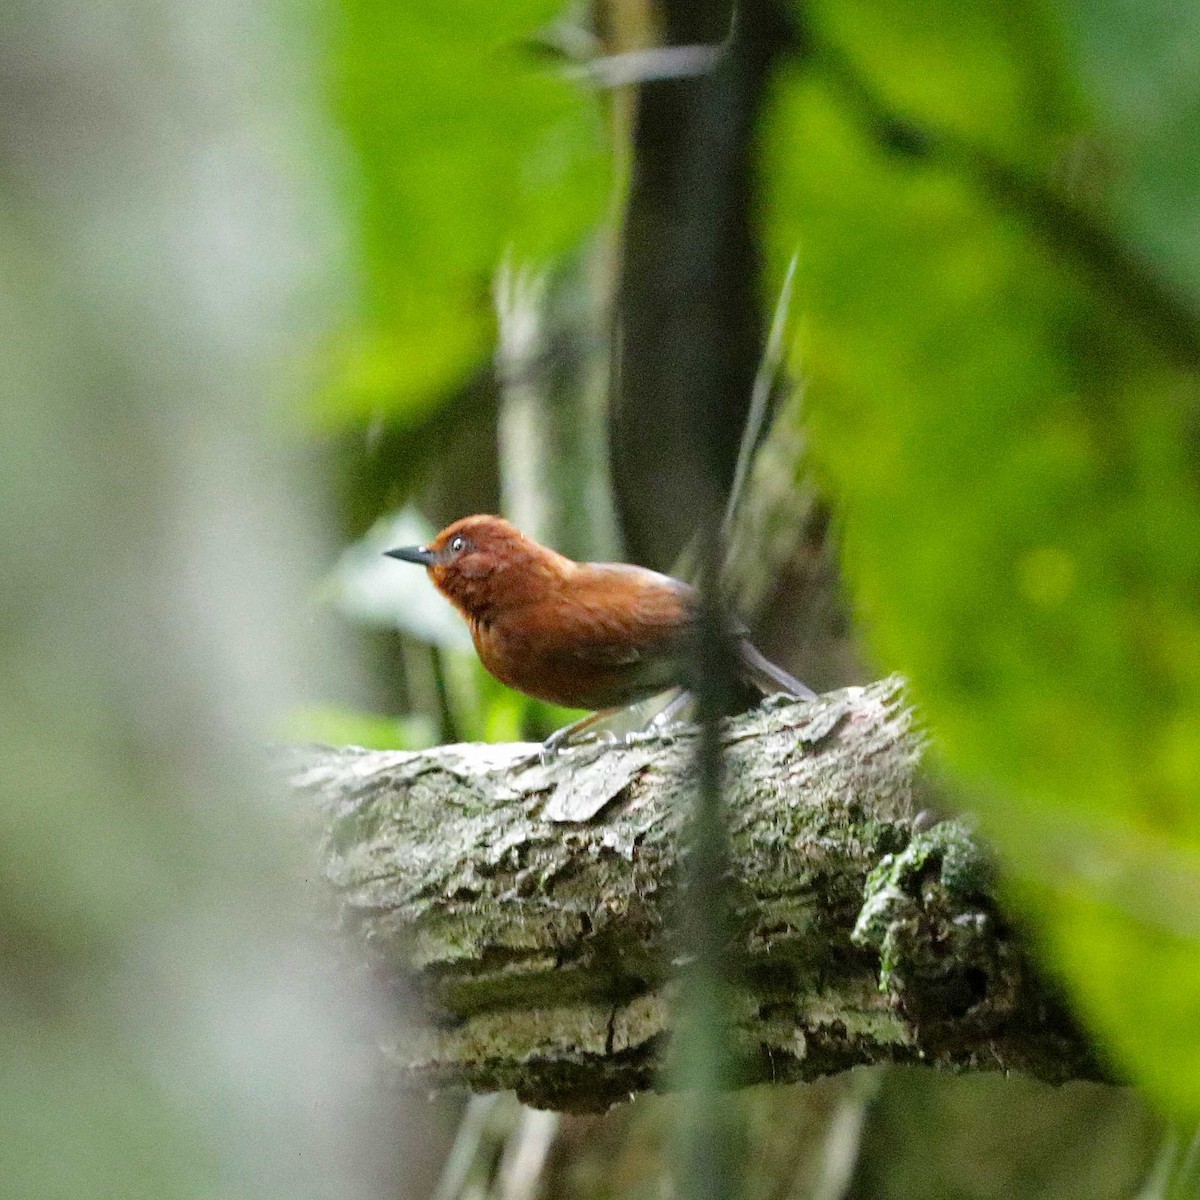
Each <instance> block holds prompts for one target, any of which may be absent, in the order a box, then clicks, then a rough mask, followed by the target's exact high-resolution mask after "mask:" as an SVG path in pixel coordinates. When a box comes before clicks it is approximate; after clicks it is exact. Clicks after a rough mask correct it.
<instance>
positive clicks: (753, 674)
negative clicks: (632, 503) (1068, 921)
mask: <svg viewBox="0 0 1200 1200" xmlns="http://www.w3.org/2000/svg"><path fill="white" fill-rule="evenodd" d="M385 554H386V555H387V557H389V558H394V559H398V560H400V561H401V562H407V563H416V564H418V565H420V566H423V567H425V569H426V570H427V571H428V573H429V578H430V580H431V581H432V582H433V585H434V586H435V587H436V588H437V590H438V591H439V592H441V594H442V595H443V596H445V597H446V599H447V600H449V601H450V603H451V604H453V605H454V607H455V608H456V609H457V610H458V612H459V613H460V615H461V616H462V617H463V618H464V619H465V620H466V622H467V624H468V626H469V628H470V631H471V640H472V641H473V642H474V644H475V650H476V652H477V653H478V655H479V658H480V661H481V662H482V663H483V665H484V667H486V668H487V670H488V671H489V672H490V673H491V674H492V675H494V676H495V677H496V678H497V679H498V680H500V682H501V683H504V684H507V685H508V686H509V687H511V688H515V689H516V690H517V691H519V692H524V693H525V694H526V695H527V696H533V697H535V698H536V699H538V700H547V701H549V702H550V703H552V704H558V705H562V706H563V707H566V708H581V709H590V710H592V715H591V716H588V717H584V718H582V719H581V720H579V721H577V722H575V723H573V724H572V725H569V726H567V727H566V728H564V729H562V730H559V731H557V733H556V734H554V735H552V736H551V738H550V739H549V740H548V742H547V743H546V746H547V749H548V750H554V749H557V748H558V747H559V746H561V745H562V744H564V743H565V742H567V741H569V740H571V739H572V738H573V737H574V736H575V735H577V734H578V733H580V732H582V730H583V729H585V728H586V727H587V726H589V725H591V724H592V723H594V722H595V721H597V720H600V719H602V718H604V717H607V716H609V715H611V714H612V713H613V712H615V711H617V710H618V709H620V708H623V707H625V706H627V705H630V704H634V703H637V702H638V701H640V700H644V699H646V698H648V697H650V696H654V695H657V694H659V693H664V692H667V691H669V690H671V689H673V688H681V687H685V686H686V683H687V677H688V669H689V665H690V661H691V658H692V656H693V654H694V651H693V649H692V645H693V642H692V638H693V634H694V630H695V628H696V622H697V620H698V611H699V603H700V597H699V593H698V592H697V591H696V589H695V588H694V587H692V586H691V585H690V584H687V583H684V582H683V581H682V580H680V579H675V578H674V577H672V576H670V575H663V574H660V573H659V572H657V571H651V570H648V569H647V568H645V567H638V566H633V565H631V564H627V563H607V562H602V563H592V562H575V561H574V560H572V559H570V558H567V557H566V556H565V555H562V554H559V553H558V552H557V551H555V550H551V549H549V548H548V547H546V546H542V545H540V544H539V543H538V542H536V541H534V539H533V538H531V537H528V536H526V535H525V534H523V533H522V532H521V531H520V530H518V529H517V528H516V527H515V526H513V525H511V524H510V523H509V522H508V521H506V520H505V519H504V518H503V517H497V516H490V515H485V514H477V515H475V516H469V517H463V518H461V519H460V520H458V521H455V522H454V523H453V524H451V525H448V526H447V527H446V528H445V529H443V530H442V531H441V532H440V533H439V534H437V535H436V536H435V537H434V538H433V539H432V540H431V541H430V542H429V543H428V544H427V545H425V546H401V547H398V548H397V549H395V550H388V551H385ZM730 633H731V638H732V642H733V646H734V649H735V651H736V655H737V666H738V673H739V675H740V677H741V679H742V681H743V682H744V683H746V684H748V685H750V686H751V687H752V688H754V689H755V690H756V691H757V692H759V693H761V694H762V695H769V694H771V693H774V692H785V693H788V694H790V695H792V696H796V697H800V698H803V699H809V700H811V699H815V698H816V693H815V692H814V691H813V690H812V689H811V688H809V687H808V686H807V685H805V684H803V683H801V682H800V681H799V680H798V679H795V678H794V677H793V676H792V675H790V674H789V673H788V672H787V671H785V670H783V668H781V667H779V666H777V665H776V664H775V663H773V662H771V661H770V660H769V659H768V658H766V657H765V656H764V655H763V654H762V653H761V651H759V650H758V649H757V647H755V646H754V644H753V643H752V642H751V641H750V639H749V637H748V636H747V634H746V631H745V629H744V628H742V627H741V626H740V625H739V626H734V627H732V628H731V630H730ZM684 694H685V693H684Z"/></svg>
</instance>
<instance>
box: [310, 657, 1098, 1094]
mask: <svg viewBox="0 0 1200 1200" xmlns="http://www.w3.org/2000/svg"><path fill="white" fill-rule="evenodd" d="M694 736H695V735H694V732H693V731H686V730H685V731H683V732H681V733H678V734H676V735H675V736H674V737H663V736H655V737H650V736H647V737H645V738H644V739H641V740H638V741H636V742H635V743H634V744H632V745H623V746H616V747H610V746H586V747H582V748H579V749H575V750H572V751H569V752H567V753H565V754H563V755H562V756H561V757H560V758H559V759H558V760H556V761H555V762H554V763H552V764H550V765H549V766H543V765H541V764H540V763H538V762H537V761H536V760H535V761H533V762H532V763H530V762H526V763H525V764H523V765H522V764H521V760H522V759H523V758H525V757H526V756H528V754H529V751H530V747H528V746H511V745H507V746H484V745H461V746H446V747H441V748H438V749H435V750H430V751H425V752H422V753H400V752H377V751H376V752H372V751H364V750H358V749H344V750H325V749H305V750H298V751H295V753H296V754H297V755H298V756H299V758H298V760H297V761H296V763H294V764H293V765H294V777H293V783H294V785H295V786H296V787H298V788H300V789H301V790H303V791H304V792H306V793H308V794H309V795H310V796H311V797H314V798H316V799H317V800H318V801H319V802H320V804H321V805H322V807H323V813H324V815H325V817H326V819H327V822H328V824H327V833H326V837H325V843H324V863H323V865H324V871H325V874H326V876H327V878H328V880H329V882H330V884H331V885H332V888H333V890H334V894H335V896H336V902H337V906H338V912H339V918H340V922H341V924H342V925H343V927H344V929H345V930H346V931H347V932H348V933H349V934H350V935H351V937H352V938H353V939H355V941H356V944H357V946H358V947H359V950H358V952H357V953H360V954H361V956H362V958H363V960H364V961H365V962H366V963H367V964H369V966H370V968H371V969H372V970H373V971H374V972H375V973H376V974H377V975H379V976H381V977H382V978H384V979H385V980H387V981H390V982H392V983H394V984H396V985H397V986H398V987H400V988H402V989H403V992H404V996H405V999H406V1003H404V1004H398V1005H397V1009H398V1015H397V1023H396V1025H395V1027H394V1028H393V1029H390V1030H389V1032H388V1035H387V1037H386V1039H385V1041H386V1045H385V1050H386V1054H387V1057H388V1060H389V1062H390V1063H391V1064H392V1065H393V1067H394V1069H395V1071H396V1072H397V1074H398V1076H399V1077H400V1078H401V1079H402V1080H403V1081H404V1082H406V1083H408V1084H413V1085H418V1086H422V1087H439V1086H443V1085H466V1086H468V1087H470V1088H472V1089H474V1090H477V1091H490V1090H496V1089H502V1088H514V1089H516V1091H517V1092H518V1094H519V1095H520V1096H521V1097H522V1099H524V1100H526V1101H527V1102H528V1103H530V1104H533V1105H537V1106H540V1107H549V1108H560V1109H574V1110H579V1109H596V1108H603V1107H605V1106H607V1105H608V1104H611V1103H612V1102H613V1101H615V1100H617V1099H620V1098H622V1097H624V1096H626V1095H628V1094H629V1093H631V1092H635V1091H638V1090H640V1089H645V1088H650V1087H653V1086H654V1085H655V1082H656V1080H657V1079H658V1077H659V1069H660V1067H661V1065H662V1062H663V1054H664V1050H665V1048H666V1043H667V1040H668V1036H669V1031H670V1028H671V1019H672V1011H673V997H672V987H673V981H674V979H675V976H676V971H675V967H676V966H677V952H676V948H675V947H674V946H673V942H672V930H673V929H674V928H675V927H676V922H675V919H674V914H673V912H672V903H673V897H674V895H675V892H674V888H673V880H674V879H675V876H676V874H677V871H678V867H679V863H680V860H681V857H682V855H683V853H684V849H683V847H682V844H681V828H682V826H683V819H684V814H685V812H686V810H687V805H688V803H689V799H690V797H689V782H688V779H689V769H690V764H691V760H692V757H693V753H694ZM725 746H726V755H727V760H726V761H727V769H728V810H729V822H730V831H731V843H732V854H733V868H734V870H733V875H734V878H733V879H732V881H731V888H732V893H733V900H734V905H735V910H736V914H737V922H738V931H739V932H738V937H737V939H736V943H735V945H733V946H732V947H731V948H730V949H731V954H732V955H733V956H734V961H735V963H736V966H737V974H738V978H739V979H740V981H741V986H740V991H739V993H738V1000H737V1004H736V1006H735V1011H733V1012H731V1013H730V1021H731V1036H733V1037H735V1038H736V1039H737V1040H738V1042H739V1043H740V1045H741V1046H742V1048H743V1049H744V1056H743V1062H744V1079H745V1082H747V1083H751V1082H757V1081H764V1080H779V1081H787V1080H798V1079H811V1078H814V1077H816V1076H818V1075H823V1074H827V1073H829V1072H833V1071H840V1070H844V1069H846V1068H848V1067H852V1066H857V1065H860V1064H866V1063H877V1062H926V1063H929V1064H931V1065H935V1066H939V1067H953V1068H991V1069H1001V1070H1010V1069H1011V1070H1020V1071H1024V1072H1027V1073H1029V1074H1031V1075H1035V1076H1038V1077H1039V1078H1042V1079H1046V1080H1051V1081H1056V1082H1057V1081H1063V1080H1066V1079H1072V1078H1098V1077H1100V1076H1101V1070H1100V1067H1099V1066H1098V1064H1097V1061H1096V1059H1095V1056H1094V1054H1093V1052H1092V1051H1091V1049H1090V1047H1089V1045H1088V1044H1087V1042H1086V1040H1085V1039H1084V1038H1083V1037H1082V1036H1081V1034H1080V1033H1079V1031H1078V1030H1077V1029H1076V1028H1075V1027H1074V1026H1073V1025H1072V1023H1071V1021H1070V1020H1069V1018H1068V1017H1067V1016H1066V1014H1065V1012H1064V1011H1063V1009H1062V1007H1061V1006H1060V1005H1059V1004H1058V1003H1057V1002H1056V1001H1055V999H1054V997H1053V995H1052V994H1051V992H1050V991H1049V990H1048V989H1047V988H1046V987H1045V986H1044V984H1043V983H1042V982H1041V981H1040V980H1039V978H1038V977H1037V976H1036V974H1035V973H1034V972H1033V971H1032V970H1031V967H1030V964H1029V962H1028V960H1027V959H1026V957H1025V955H1024V953H1023V952H1022V950H1021V949H1020V947H1019V945H1018V944H1017V941H1016V939H1015V936H1014V932H1013V930H1012V929H1011V928H1010V927H1009V926H1008V925H1007V924H1006V922H1005V921H1004V920H1003V918H1002V917H1001V916H1000V914H999V912H998V910H997V908H996V905H995V902H994V900H993V897H992V890H991V881H990V872H989V869H988V866H987V863H986V860H985V859H984V857H983V856H982V855H981V854H980V852H979V851H978V849H977V848H976V846H975V845H974V843H973V842H972V840H971V838H970V837H969V835H968V834H967V833H966V831H965V830H964V829H963V828H962V827H961V826H960V825H958V824H954V823H950V824H947V823H943V824H940V825H936V826H934V827H933V828H932V829H931V830H928V831H926V832H921V833H916V834H914V832H913V829H914V825H913V810H914V800H913V796H914V789H915V788H917V787H919V786H920V783H919V779H920V777H919V775H918V770H917V769H918V764H919V761H920V758H921V752H922V740H921V738H920V736H919V735H918V734H916V733H915V732H914V729H913V723H912V716H911V714H910V712H909V711H908V710H907V709H906V708H905V707H904V706H903V704H902V702H901V699H900V695H899V684H898V681H896V680H885V681H883V682H881V683H878V684H874V685H872V686H871V687H867V688H851V689H847V690H845V691H842V692H837V693H833V694H831V695H828V696H825V697H823V698H822V699H821V700H820V701H818V702H816V703H813V704H804V703H799V702H789V703H786V704H777V705H775V706H767V707H764V708H760V709H759V710H757V711H755V712H752V713H748V714H746V715H744V716H742V717H739V718H737V719H736V720H734V721H731V722H730V723H729V725H728V729H727V732H726V735H725Z"/></svg>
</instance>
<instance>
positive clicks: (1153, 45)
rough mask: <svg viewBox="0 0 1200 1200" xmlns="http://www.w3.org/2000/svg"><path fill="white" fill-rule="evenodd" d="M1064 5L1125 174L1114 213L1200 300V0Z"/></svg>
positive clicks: (1100, 0) (1110, 146) (1099, 0)
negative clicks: (1199, 171)
mask: <svg viewBox="0 0 1200 1200" xmlns="http://www.w3.org/2000/svg"><path fill="white" fill-rule="evenodd" d="M1062 12H1063V18H1064V20H1065V21H1066V22H1067V23H1068V27H1069V29H1070V32H1071V35H1072V41H1073V44H1074V46H1075V48H1076V51H1077V54H1078V59H1079V62H1080V65H1081V68H1082V75H1083V81H1084V84H1085V86H1086V87H1087V89H1088V91H1089V93H1090V95H1091V97H1092V99H1093V102H1094V104H1095V107H1096V109H1097V111H1098V112H1099V113H1100V114H1101V116H1102V118H1103V120H1104V125H1105V133H1106V138H1105V145H1106V148H1107V150H1108V151H1109V153H1110V154H1111V156H1112V158H1113V161H1114V163H1115V169H1116V170H1119V172H1120V181H1121V182H1120V186H1119V187H1118V188H1117V189H1116V190H1115V194H1114V197H1113V200H1114V212H1115V215H1116V216H1117V218H1118V220H1119V221H1120V223H1121V226H1122V228H1123V229H1124V230H1125V231H1126V232H1127V233H1128V234H1129V236H1130V237H1131V238H1133V239H1134V240H1135V241H1136V242H1137V244H1138V245H1139V246H1140V247H1141V248H1142V249H1144V250H1145V251H1146V252H1147V253H1148V254H1149V255H1150V256H1151V257H1152V259H1153V261H1154V263H1155V266H1156V267H1157V269H1159V270H1160V271H1162V272H1163V273H1164V274H1165V275H1166V276H1168V277H1169V278H1171V279H1172V280H1173V281H1175V282H1176V283H1177V284H1178V285H1179V286H1180V287H1182V288H1185V289H1186V290H1187V291H1188V292H1189V293H1190V295H1191V297H1192V299H1193V301H1195V300H1197V299H1200V206H1198V205H1197V204H1196V184H1195V161H1196V152H1197V149H1198V148H1200V70H1198V69H1197V62H1196V56H1197V52H1196V47H1197V45H1200V7H1197V6H1196V5H1194V4H1166V3H1162V2H1161V0H1160V2H1158V3H1149V4H1147V3H1143V2H1142V0H1084V2H1083V3H1079V4H1069V5H1063V7H1062Z"/></svg>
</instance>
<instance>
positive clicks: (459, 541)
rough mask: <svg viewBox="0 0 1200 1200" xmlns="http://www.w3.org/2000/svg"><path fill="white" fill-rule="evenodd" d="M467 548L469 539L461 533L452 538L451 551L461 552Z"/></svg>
mask: <svg viewBox="0 0 1200 1200" xmlns="http://www.w3.org/2000/svg"><path fill="white" fill-rule="evenodd" d="M466 548H467V540H466V538H464V537H463V536H462V535H461V534H460V535H459V536H458V537H454V538H451V539H450V553H451V554H461V553H462V552H463V551H464V550H465V549H466Z"/></svg>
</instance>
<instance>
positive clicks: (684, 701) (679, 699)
mask: <svg viewBox="0 0 1200 1200" xmlns="http://www.w3.org/2000/svg"><path fill="white" fill-rule="evenodd" d="M691 701H692V693H691V692H689V691H688V690H687V688H680V689H679V691H678V692H676V693H675V695H674V696H672V697H671V699H670V701H668V703H667V704H666V705H665V707H664V708H663V709H662V710H661V711H660V712H656V713H655V714H654V716H653V717H652V718H651V719H650V728H651V729H652V730H653V731H654V732H656V733H660V732H661V731H662V730H664V729H666V728H667V727H668V726H670V725H674V724H675V723H676V721H677V719H678V717H679V714H680V713H681V712H683V710H684V709H685V708H687V706H688V705H689V704H690V703H691Z"/></svg>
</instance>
